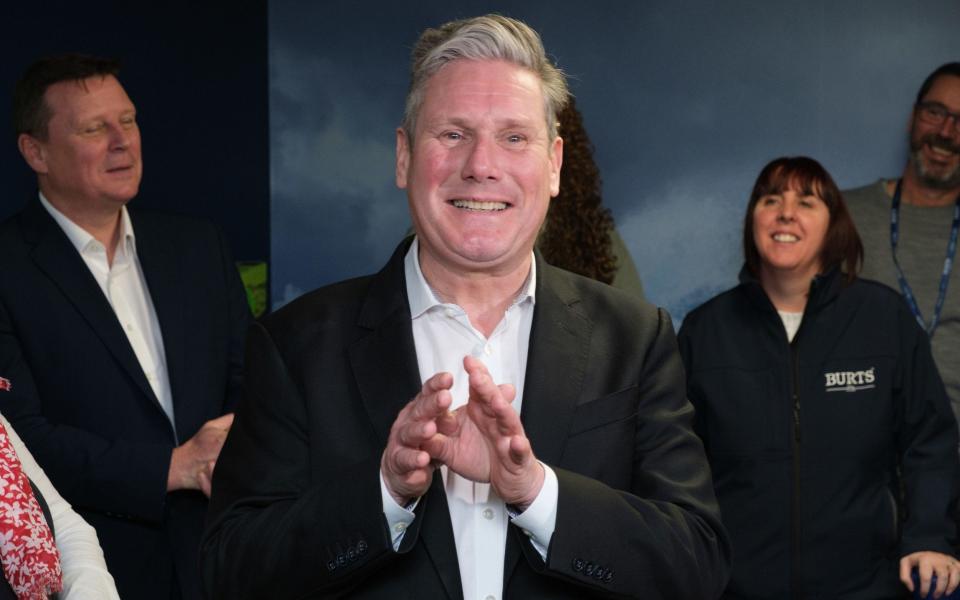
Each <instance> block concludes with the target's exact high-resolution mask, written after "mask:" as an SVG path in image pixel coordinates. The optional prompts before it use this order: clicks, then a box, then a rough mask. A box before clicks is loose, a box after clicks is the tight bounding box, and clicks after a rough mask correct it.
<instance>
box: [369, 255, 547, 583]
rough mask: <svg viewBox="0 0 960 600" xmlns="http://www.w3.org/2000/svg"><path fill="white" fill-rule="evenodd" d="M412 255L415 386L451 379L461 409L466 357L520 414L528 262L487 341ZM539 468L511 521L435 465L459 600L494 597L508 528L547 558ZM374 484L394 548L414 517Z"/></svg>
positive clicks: (488, 498)
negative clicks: (535, 492)
mask: <svg viewBox="0 0 960 600" xmlns="http://www.w3.org/2000/svg"><path fill="white" fill-rule="evenodd" d="M418 250H419V244H418V242H417V240H414V242H413V245H412V246H411V248H410V250H409V252H408V253H407V256H406V258H405V259H404V268H405V275H406V284H407V297H408V298H409V301H410V314H411V317H412V326H413V338H414V343H415V345H416V351H417V363H418V365H419V368H420V380H421V382H423V381H426V380H427V379H429V378H430V377H433V375H435V374H436V373H439V372H441V371H447V372H450V373H453V380H454V384H453V389H452V390H451V393H452V396H453V405H452V407H451V409H456V408H457V407H459V406H462V405H464V404H466V401H467V394H468V382H467V374H466V372H465V371H464V370H463V357H464V356H466V355H467V354H470V355H473V356H475V357H477V358H479V359H481V360H482V361H483V363H484V364H485V365H486V367H487V369H488V370H489V371H490V375H491V376H492V377H493V380H494V381H495V382H496V383H498V384H501V383H510V384H513V386H514V387H515V388H516V390H517V395H516V398H515V399H514V401H513V408H514V409H515V410H516V411H517V412H518V413H519V412H520V406H521V402H522V399H523V383H524V374H525V373H526V367H527V350H528V346H529V342H530V327H531V324H532V323H533V308H534V302H535V291H536V265H535V264H534V263H531V265H532V266H531V270H530V275H529V276H528V278H527V284H526V287H525V289H524V291H523V292H522V293H521V294H520V295H519V296H518V297H517V298H516V300H515V301H514V303H513V304H512V305H511V306H510V307H509V308H508V309H507V311H506V313H504V316H503V319H502V320H501V321H500V323H499V324H498V325H497V327H496V328H495V329H494V331H493V333H492V334H491V335H490V337H489V338H486V337H485V336H484V335H483V334H482V333H480V332H479V331H477V330H476V329H475V328H474V327H473V325H471V324H470V320H469V318H468V317H467V314H466V312H465V311H464V310H463V309H462V308H461V307H459V306H457V305H455V304H450V303H443V302H441V301H440V300H438V299H437V297H436V295H435V294H434V293H433V290H432V289H431V288H430V286H429V284H428V283H427V281H426V280H425V279H424V277H423V273H422V271H421V270H420V264H419V260H418V259H417V257H418ZM544 470H545V472H546V477H545V479H544V484H543V489H542V490H541V491H540V495H539V496H537V499H536V500H535V501H534V502H533V504H531V505H530V507H529V508H528V509H527V510H526V511H524V512H523V513H522V514H519V515H511V514H508V511H507V507H506V505H505V504H504V501H503V500H502V499H501V498H499V497H498V496H497V495H496V493H495V492H494V491H493V489H492V488H491V487H490V484H487V483H476V482H473V481H470V480H468V479H465V478H463V477H460V476H459V475H457V474H456V473H453V472H450V471H449V470H448V469H447V468H446V466H443V467H441V474H442V476H443V482H444V485H445V488H446V493H447V504H448V506H449V508H450V521H451V523H452V525H453V537H454V542H455V544H456V548H457V560H458V562H459V566H460V580H461V582H462V585H463V596H464V600H499V599H500V598H501V595H502V593H503V558H504V550H505V545H506V536H507V529H508V527H509V525H510V524H511V523H512V524H513V525H514V526H516V527H519V528H521V530H522V531H523V532H524V533H525V534H526V535H527V536H528V537H529V538H530V540H531V542H532V543H533V546H534V548H536V549H537V551H538V552H539V553H540V555H541V557H543V558H544V559H545V558H546V554H547V547H548V546H549V545H550V538H551V536H552V535H553V530H554V527H555V525H556V518H557V493H558V488H557V477H556V474H555V473H554V472H553V470H552V469H550V468H549V467H547V466H546V465H544ZM380 486H381V495H382V496H383V506H384V514H385V515H386V517H387V522H388V523H389V525H390V529H391V533H392V535H393V540H394V549H396V548H399V546H400V542H401V541H402V539H403V534H404V532H405V531H406V527H407V526H409V525H410V523H412V522H413V520H414V517H415V515H414V513H413V512H412V510H410V509H406V508H404V507H401V506H399V505H397V503H396V502H395V501H394V500H393V497H392V496H391V495H390V494H389V493H388V492H387V489H386V485H385V484H384V483H383V477H382V474H381V478H380Z"/></svg>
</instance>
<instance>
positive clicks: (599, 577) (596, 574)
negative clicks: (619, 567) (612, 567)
mask: <svg viewBox="0 0 960 600" xmlns="http://www.w3.org/2000/svg"><path fill="white" fill-rule="evenodd" d="M606 574H607V571H606V570H605V569H604V568H603V567H600V566H598V567H597V570H596V571H594V572H593V578H594V579H597V580H602V579H603V576H604V575H606Z"/></svg>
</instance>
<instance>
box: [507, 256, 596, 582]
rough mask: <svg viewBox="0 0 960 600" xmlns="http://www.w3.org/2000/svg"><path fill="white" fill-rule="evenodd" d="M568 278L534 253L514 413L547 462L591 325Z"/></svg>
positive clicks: (510, 564) (558, 440) (514, 548)
mask: <svg viewBox="0 0 960 600" xmlns="http://www.w3.org/2000/svg"><path fill="white" fill-rule="evenodd" d="M568 277H569V276H568V275H566V274H564V273H563V272H562V271H560V270H559V269H556V268H555V267H551V266H549V265H547V264H546V263H545V262H543V260H542V259H541V257H540V255H539V253H538V254H537V302H536V308H535V309H534V313H533V325H532V327H531V330H530V346H529V351H528V356H527V373H526V379H525V380H524V384H523V407H522V408H521V411H520V417H521V420H522V421H523V428H524V431H525V432H526V434H527V438H528V439H529V440H530V444H531V446H532V447H533V452H534V454H536V456H537V458H538V459H540V460H541V461H542V462H544V463H546V464H550V465H558V464H559V463H560V460H561V458H562V456H563V445H564V442H565V441H566V438H567V431H568V430H569V429H570V420H571V419H572V418H573V411H574V408H575V406H576V404H577V400H578V398H579V397H580V389H581V387H582V384H583V379H584V374H585V372H586V368H587V359H588V356H589V354H588V353H589V350H590V334H591V330H592V324H591V322H590V320H589V319H588V318H587V316H586V315H585V314H584V313H582V312H581V311H580V308H579V303H580V299H579V297H578V295H577V293H576V291H575V290H574V288H573V286H571V285H570V281H569V279H568ZM519 538H520V536H516V535H512V532H508V535H507V547H506V555H505V557H504V567H503V574H504V579H503V580H504V591H506V589H507V582H508V581H509V580H510V577H511V575H512V573H513V570H514V568H515V567H516V565H517V563H518V562H519V560H520V556H521V553H522V551H521V548H520V546H519V543H517V540H518V539H519ZM520 543H529V542H526V541H521V542H520Z"/></svg>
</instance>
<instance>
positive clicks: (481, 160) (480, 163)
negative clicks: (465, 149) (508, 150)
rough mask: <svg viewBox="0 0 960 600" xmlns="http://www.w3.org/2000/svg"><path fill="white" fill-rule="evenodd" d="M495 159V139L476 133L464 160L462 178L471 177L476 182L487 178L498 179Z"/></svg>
mask: <svg viewBox="0 0 960 600" xmlns="http://www.w3.org/2000/svg"><path fill="white" fill-rule="evenodd" d="M497 160H498V158H497V144H496V141H495V140H493V139H491V138H490V137H488V136H484V135H478V136H477V137H476V138H475V139H474V140H473V144H472V145H471V147H470V150H469V154H468V155H467V157H466V160H465V161H464V164H463V171H462V172H461V176H462V177H463V179H473V180H475V181H478V182H482V181H485V180H487V179H494V180H495V179H499V177H500V171H499V167H498V166H497Z"/></svg>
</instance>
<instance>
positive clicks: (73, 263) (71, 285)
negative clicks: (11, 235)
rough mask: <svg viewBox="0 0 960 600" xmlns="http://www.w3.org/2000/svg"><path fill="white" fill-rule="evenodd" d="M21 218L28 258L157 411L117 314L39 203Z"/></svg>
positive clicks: (85, 266) (31, 203) (32, 204)
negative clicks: (30, 248)
mask: <svg viewBox="0 0 960 600" xmlns="http://www.w3.org/2000/svg"><path fill="white" fill-rule="evenodd" d="M21 217H22V224H23V234H24V239H25V240H26V241H27V243H28V244H32V245H33V250H32V252H31V256H32V258H33V260H34V262H35V263H36V265H37V267H38V268H39V269H40V270H41V271H43V272H44V273H46V274H47V276H48V277H49V278H50V279H51V280H52V281H53V282H54V283H55V284H56V285H57V287H59V288H60V290H61V291H62V292H63V295H64V297H65V298H66V299H67V301H68V302H70V303H71V304H73V306H74V307H75V308H76V309H77V312H79V313H80V314H81V315H82V316H83V318H84V319H85V320H86V321H87V323H88V324H89V325H90V329H91V330H92V331H93V332H94V334H96V335H97V336H98V337H99V338H100V339H101V340H102V341H103V344H104V345H105V346H106V347H107V349H108V350H109V351H110V353H111V354H112V355H113V357H114V358H115V359H116V360H117V362H118V363H119V364H120V365H121V367H123V369H124V370H125V371H127V373H128V374H129V375H130V377H131V378H132V379H133V380H134V382H136V384H137V386H138V387H139V388H140V390H141V391H143V393H144V394H145V395H146V397H147V398H149V399H151V400H152V401H153V403H154V404H156V405H157V407H158V408H159V407H160V405H159V403H158V402H157V399H156V396H155V395H154V393H153V390H152V389H151V388H150V384H149V383H148V382H147V377H146V375H144V373H143V369H142V368H141V367H140V363H139V362H138V361H137V356H136V354H134V352H133V348H131V347H130V342H129V341H128V340H127V336H126V334H125V333H124V332H123V329H122V328H121V326H120V322H119V321H117V316H116V314H115V313H114V312H113V309H112V308H111V307H110V303H109V302H108V301H107V299H106V297H105V296H104V295H103V291H102V290H101V289H100V286H99V285H98V284H97V281H96V279H94V278H93V275H92V274H91V273H90V269H88V268H87V265H86V263H84V262H83V259H82V258H81V257H80V255H79V254H78V253H77V250H76V248H74V247H73V245H72V244H71V243H70V240H69V239H67V236H66V234H65V233H63V231H62V230H61V229H60V227H59V226H58V225H57V223H56V221H54V220H53V217H51V216H50V215H49V214H48V213H47V211H46V210H45V209H44V208H43V206H42V205H41V204H40V201H39V200H34V201H32V202H30V203H29V204H28V205H27V206H26V208H24V210H23V212H22V213H21ZM67 334H68V335H69V333H67Z"/></svg>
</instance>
